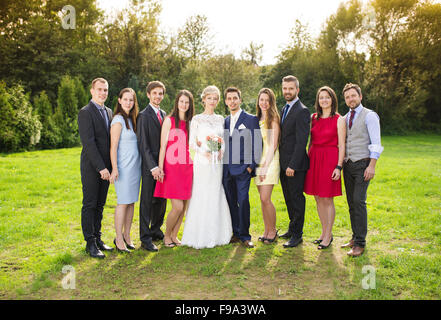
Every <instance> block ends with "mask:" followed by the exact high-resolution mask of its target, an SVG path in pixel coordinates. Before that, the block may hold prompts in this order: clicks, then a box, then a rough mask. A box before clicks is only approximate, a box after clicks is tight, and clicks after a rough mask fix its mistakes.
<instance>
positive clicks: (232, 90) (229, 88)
mask: <svg viewBox="0 0 441 320" xmlns="http://www.w3.org/2000/svg"><path fill="white" fill-rule="evenodd" d="M229 92H237V94H238V95H239V99H241V93H240V90H239V89H237V88H236V87H228V88H227V89H225V92H224V98H226V97H227V93H229Z"/></svg>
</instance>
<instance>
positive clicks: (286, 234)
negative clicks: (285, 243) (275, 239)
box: [279, 231, 292, 239]
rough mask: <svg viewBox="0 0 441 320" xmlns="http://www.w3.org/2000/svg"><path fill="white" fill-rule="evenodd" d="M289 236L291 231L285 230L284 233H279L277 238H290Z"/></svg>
mask: <svg viewBox="0 0 441 320" xmlns="http://www.w3.org/2000/svg"><path fill="white" fill-rule="evenodd" d="M291 237H292V233H291V232H289V231H287V232H285V233H284V234H281V235H280V236H279V238H285V239H291Z"/></svg>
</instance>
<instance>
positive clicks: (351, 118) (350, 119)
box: [349, 110, 355, 129]
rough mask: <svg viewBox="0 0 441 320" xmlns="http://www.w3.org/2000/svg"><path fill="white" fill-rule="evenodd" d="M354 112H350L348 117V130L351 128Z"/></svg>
mask: <svg viewBox="0 0 441 320" xmlns="http://www.w3.org/2000/svg"><path fill="white" fill-rule="evenodd" d="M354 116H355V110H351V116H350V117H349V129H351V128H352V120H354Z"/></svg>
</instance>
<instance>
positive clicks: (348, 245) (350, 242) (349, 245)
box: [341, 239, 354, 248]
mask: <svg viewBox="0 0 441 320" xmlns="http://www.w3.org/2000/svg"><path fill="white" fill-rule="evenodd" d="M353 246H354V240H353V239H351V241H349V242H348V243H345V244H343V245H342V246H341V248H352V247H353Z"/></svg>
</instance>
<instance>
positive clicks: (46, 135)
mask: <svg viewBox="0 0 441 320" xmlns="http://www.w3.org/2000/svg"><path fill="white" fill-rule="evenodd" d="M34 107H35V109H36V110H37V112H38V115H39V116H40V121H41V124H42V129H41V138H40V142H39V143H38V145H37V147H39V148H42V149H47V148H49V149H50V148H56V147H58V146H59V145H60V144H61V141H62V135H61V131H60V129H59V128H58V126H57V125H56V123H55V120H54V114H53V108H52V105H51V103H50V101H49V97H48V96H47V94H46V92H45V91H42V92H40V94H39V95H38V96H36V97H35V98H34Z"/></svg>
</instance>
